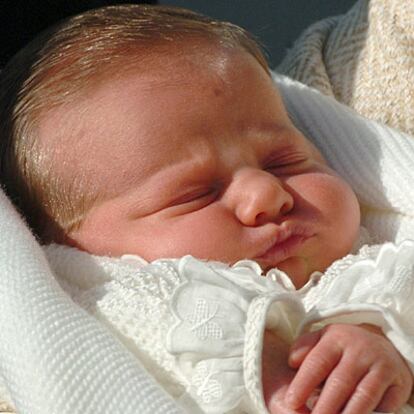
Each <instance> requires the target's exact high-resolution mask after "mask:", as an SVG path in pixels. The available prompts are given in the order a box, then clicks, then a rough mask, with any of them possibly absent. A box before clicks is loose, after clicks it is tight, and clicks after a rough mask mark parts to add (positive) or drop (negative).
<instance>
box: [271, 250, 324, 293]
mask: <svg viewBox="0 0 414 414" xmlns="http://www.w3.org/2000/svg"><path fill="white" fill-rule="evenodd" d="M274 268H277V269H279V270H281V271H282V272H285V273H286V274H287V275H288V276H289V279H290V280H291V281H292V283H293V284H294V285H295V287H296V289H300V288H301V287H303V286H304V285H305V284H306V283H307V282H308V280H309V278H310V276H311V274H312V273H313V272H314V271H316V269H313V268H312V266H311V265H310V263H309V261H308V260H307V259H306V258H304V257H299V256H295V257H289V259H286V260H283V261H282V262H279V263H278V264H277V265H276V266H270V265H269V266H266V267H264V268H263V271H264V272H267V271H269V270H270V269H274Z"/></svg>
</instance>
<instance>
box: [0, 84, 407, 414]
mask: <svg viewBox="0 0 414 414" xmlns="http://www.w3.org/2000/svg"><path fill="white" fill-rule="evenodd" d="M276 81H277V83H278V85H279V87H280V88H281V90H282V94H283V96H284V99H285V101H286V104H287V107H288V109H289V112H290V113H291V115H292V117H293V118H294V120H295V122H296V123H297V125H298V126H299V127H300V128H301V129H302V130H303V131H304V132H305V133H306V134H307V135H308V136H309V137H311V138H312V139H313V140H314V142H315V144H316V145H317V146H318V147H319V148H320V149H321V150H322V152H323V153H324V155H325V157H326V158H327V159H328V160H329V162H330V163H331V165H332V166H333V167H334V168H335V169H336V170H337V171H338V172H339V173H340V174H341V175H343V176H344V178H345V179H347V180H348V181H349V183H350V184H351V185H352V187H353V188H354V189H355V191H356V193H357V195H358V197H359V200H360V202H361V205H362V208H363V224H364V225H365V226H366V227H368V228H369V229H370V231H371V232H372V233H373V234H374V235H375V238H376V240H377V241H385V240H390V241H397V242H398V241H401V240H403V239H406V238H414V197H413V196H412V195H413V194H414V140H412V139H409V137H408V136H407V135H404V134H402V133H399V132H397V131H394V130H391V129H389V128H387V127H383V126H381V125H379V124H376V123H374V122H371V121H366V120H363V119H362V118H360V117H358V116H356V115H355V114H354V113H353V112H352V111H350V110H348V109H346V108H344V107H342V106H340V105H339V104H337V103H336V102H334V101H332V100H330V99H329V98H326V97H324V96H321V95H320V94H319V93H317V92H314V91H311V90H309V89H308V88H306V87H304V86H301V85H299V84H297V83H294V82H292V81H290V80H288V79H284V78H277V79H276ZM0 332H1V341H0V375H1V376H2V378H3V380H4V383H5V385H6V386H7V388H8V390H9V392H10V394H11V397H12V399H13V401H14V403H15V405H16V409H17V412H19V413H21V414H45V413H47V414H69V413H70V414H92V413H93V414H96V413H100V414H129V413H131V414H132V413H134V414H136V413H140V414H145V413H148V414H150V413H151V414H153V413H179V412H183V411H182V410H181V411H180V409H179V408H178V406H177V405H176V404H175V403H174V402H173V401H172V400H171V399H170V398H169V397H168V396H167V395H166V394H165V393H164V392H163V391H162V390H161V388H159V387H158V386H157V384H156V383H155V382H154V381H153V380H152V379H151V378H150V376H149V375H148V374H147V373H146V372H145V371H144V370H143V368H142V366H141V365H140V363H139V362H138V361H137V360H136V359H135V358H134V357H133V356H132V355H131V354H130V353H129V352H128V351H127V350H126V349H125V348H124V347H123V346H122V345H121V344H120V343H119V342H118V341H117V340H116V339H115V337H114V336H113V335H112V334H111V333H110V332H109V331H107V330H106V329H105V328H104V327H103V326H101V325H100V324H99V323H98V322H97V321H95V320H94V319H93V318H92V317H90V316H89V315H88V314H87V313H86V312H84V311H82V310H81V309H80V308H78V307H77V306H76V305H75V304H74V303H73V302H72V301H71V300H70V299H69V297H67V296H66V295H65V294H64V292H63V291H62V290H61V289H60V287H59V286H58V284H57V283H56V281H55V279H54V276H53V275H52V273H51V271H50V268H49V265H48V263H47V261H46V259H45V256H44V254H43V252H42V250H41V248H40V247H39V245H38V244H37V242H36V241H35V239H34V238H33V237H32V235H31V234H30V232H29V231H28V229H27V228H26V226H25V224H24V223H23V221H22V220H21V219H20V218H19V216H18V214H17V213H16V212H15V211H14V209H13V207H12V206H11V204H10V203H9V201H8V200H7V199H6V197H5V196H4V195H3V194H0Z"/></svg>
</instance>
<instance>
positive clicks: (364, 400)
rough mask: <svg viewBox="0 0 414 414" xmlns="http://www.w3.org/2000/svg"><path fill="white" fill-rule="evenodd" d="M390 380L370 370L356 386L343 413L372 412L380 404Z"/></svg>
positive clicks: (364, 413) (366, 413) (367, 413)
mask: <svg viewBox="0 0 414 414" xmlns="http://www.w3.org/2000/svg"><path fill="white" fill-rule="evenodd" d="M388 386H389V382H388V381H386V380H384V379H383V378H381V377H380V376H378V373H376V372H375V371H369V372H368V373H367V375H366V376H365V377H364V378H363V379H362V380H361V381H360V383H359V384H358V385H357V387H356V388H355V391H354V392H353V394H352V396H351V398H350V399H349V401H348V403H347V404H346V406H345V408H344V409H343V411H342V414H370V413H371V412H372V411H374V409H375V407H377V406H378V404H379V402H380V401H381V399H382V396H383V395H384V393H385V391H386V389H387V388H388Z"/></svg>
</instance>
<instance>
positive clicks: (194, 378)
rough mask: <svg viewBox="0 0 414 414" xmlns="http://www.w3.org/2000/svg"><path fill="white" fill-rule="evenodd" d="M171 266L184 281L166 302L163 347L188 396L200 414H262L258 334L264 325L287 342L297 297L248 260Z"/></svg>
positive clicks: (299, 312)
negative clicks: (241, 413)
mask: <svg viewBox="0 0 414 414" xmlns="http://www.w3.org/2000/svg"><path fill="white" fill-rule="evenodd" d="M178 268H179V273H180V275H181V276H182V277H183V279H184V283H183V284H182V285H180V286H179V287H178V288H177V289H176V290H175V292H174V295H173V297H172V300H171V309H172V312H173V313H174V315H175V318H176V323H175V324H174V325H173V326H172V327H171V329H170V330H169V334H168V344H167V349H168V350H169V351H170V352H171V353H172V354H173V355H176V356H177V363H178V369H179V370H180V371H181V373H182V374H183V375H184V376H185V377H186V378H187V381H188V383H189V386H188V389H189V392H190V394H191V396H192V397H193V398H194V400H195V401H197V403H198V405H199V406H200V407H201V408H202V410H203V411H204V412H206V413H215V414H219V413H225V412H229V411H230V410H232V409H236V408H237V407H238V409H239V410H248V412H250V411H252V412H263V413H265V412H266V408H265V404H264V401H263V391H262V386H261V353H262V348H263V333H264V330H265V326H266V325H267V326H272V328H273V329H275V330H277V331H279V332H283V333H284V335H285V336H286V335H290V337H291V338H292V337H293V335H294V332H291V330H292V327H293V326H295V327H297V325H298V321H299V320H301V319H303V317H304V310H303V307H302V305H301V303H300V302H299V300H298V295H297V294H296V292H294V291H292V290H287V289H286V288H285V287H284V286H283V285H281V284H279V283H277V282H275V281H274V280H273V279H272V278H270V277H263V276H262V273H261V269H260V267H259V266H258V264H257V263H255V262H252V261H248V260H245V261H241V262H239V263H236V264H235V265H234V266H232V267H229V266H227V265H224V264H222V263H217V262H201V261H199V260H196V259H194V258H193V257H191V256H187V257H184V258H183V259H181V260H180V261H179V265H178ZM276 273H282V272H280V271H278V270H273V272H272V274H273V275H275V274H276ZM270 309H272V311H270Z"/></svg>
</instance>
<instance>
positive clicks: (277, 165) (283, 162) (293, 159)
mask: <svg viewBox="0 0 414 414" xmlns="http://www.w3.org/2000/svg"><path fill="white" fill-rule="evenodd" d="M306 160H307V157H306V156H305V155H304V154H297V155H294V156H289V157H282V158H281V159H275V160H271V161H270V162H268V163H267V164H266V167H265V168H264V169H265V170H266V171H273V170H283V169H284V168H289V167H297V166H299V165H301V164H303V163H304V162H305V161H306Z"/></svg>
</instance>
